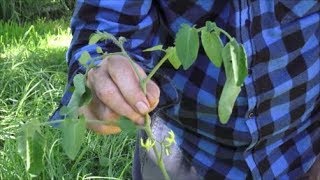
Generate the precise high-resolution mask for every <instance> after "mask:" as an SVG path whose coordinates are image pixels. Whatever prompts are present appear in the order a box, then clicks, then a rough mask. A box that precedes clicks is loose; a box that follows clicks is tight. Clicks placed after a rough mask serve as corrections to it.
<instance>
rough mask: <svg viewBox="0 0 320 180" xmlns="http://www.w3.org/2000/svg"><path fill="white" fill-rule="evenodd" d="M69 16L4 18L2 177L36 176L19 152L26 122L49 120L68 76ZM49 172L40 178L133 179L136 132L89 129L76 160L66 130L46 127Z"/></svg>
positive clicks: (0, 28)
mask: <svg viewBox="0 0 320 180" xmlns="http://www.w3.org/2000/svg"><path fill="white" fill-rule="evenodd" d="M68 25H69V22H68V21H65V20H56V21H48V20H38V21H36V22H34V23H26V24H24V25H23V26H19V25H17V24H15V23H10V22H2V21H0V179H31V178H32V176H31V175H30V174H28V173H27V172H26V171H25V165H24V162H23V160H22V159H21V158H20V156H19V154H18V152H17V144H16V137H17V135H18V133H19V127H20V126H21V124H23V123H25V122H28V121H31V120H33V119H37V120H39V121H42V122H44V121H47V120H48V118H49V117H50V115H51V114H52V112H53V111H54V110H55V108H56V107H57V106H58V104H59V100H60V98H61V96H62V94H63V91H64V87H65V84H66V79H67V65H66V61H65V54H66V51H67V48H68V45H69V43H70V39H71V35H70V29H69V28H68ZM42 131H43V134H44V136H45V138H46V140H47V142H46V147H45V151H46V154H45V157H44V159H43V161H44V162H45V169H44V171H43V172H42V173H41V174H40V175H39V176H37V179H95V178H100V179H130V177H131V165H132V155H133V147H134V137H127V136H126V135H124V134H120V135H117V136H98V135H95V134H94V133H92V132H88V133H87V136H86V142H85V143H84V144H85V146H84V147H82V150H81V151H80V153H79V155H78V157H77V158H76V159H75V160H74V161H72V160H69V159H68V158H67V156H66V155H65V153H64V152H63V150H62V148H61V146H60V144H61V139H60V134H61V132H60V130H59V129H56V128H52V127H44V128H43V129H42Z"/></svg>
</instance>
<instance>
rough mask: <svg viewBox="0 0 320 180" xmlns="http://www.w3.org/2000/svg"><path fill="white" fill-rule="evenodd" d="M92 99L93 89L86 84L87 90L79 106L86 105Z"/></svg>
mask: <svg viewBox="0 0 320 180" xmlns="http://www.w3.org/2000/svg"><path fill="white" fill-rule="evenodd" d="M91 100H92V93H91V89H89V88H88V87H87V86H86V91H85V93H83V94H82V96H81V99H80V103H79V106H80V107H81V106H84V105H88V104H89V103H90V102H91Z"/></svg>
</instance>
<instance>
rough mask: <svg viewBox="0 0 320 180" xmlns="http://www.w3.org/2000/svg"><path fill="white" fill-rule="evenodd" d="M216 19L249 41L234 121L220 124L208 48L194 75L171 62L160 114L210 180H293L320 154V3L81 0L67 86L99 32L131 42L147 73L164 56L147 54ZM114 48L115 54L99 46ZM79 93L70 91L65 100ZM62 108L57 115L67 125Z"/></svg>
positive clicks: (220, 78) (218, 86)
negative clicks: (92, 37) (179, 33)
mask: <svg viewBox="0 0 320 180" xmlns="http://www.w3.org/2000/svg"><path fill="white" fill-rule="evenodd" d="M207 20H211V21H215V22H216V23H217V25H218V26H220V27H222V28H224V29H225V30H227V31H228V32H229V33H230V34H231V35H232V36H235V37H236V39H237V40H238V41H239V42H241V43H243V45H244V47H245V50H246V53H247V56H248V66H249V68H250V69H249V76H248V77H247V78H246V79H245V83H244V86H243V87H242V89H241V92H240V95H239V97H238V98H237V100H236V103H235V107H234V109H233V112H232V115H231V118H230V120H229V122H228V123H227V124H225V125H223V124H221V123H219V120H218V116H217V104H218V99H219V96H220V94H221V91H222V87H223V84H224V82H225V73H224V69H223V68H222V69H219V68H217V67H215V66H214V65H212V64H211V63H210V61H209V60H208V58H207V57H206V56H205V55H204V53H203V50H202V52H201V53H200V54H199V55H198V59H197V61H196V63H195V64H194V65H193V66H192V67H191V68H190V69H189V70H187V71H184V70H182V69H179V70H178V71H175V70H174V69H173V68H171V67H170V66H169V65H167V66H164V67H163V68H162V69H161V73H159V74H160V75H158V76H160V77H161V78H159V80H157V82H158V84H159V86H160V88H161V90H162V92H161V93H162V94H161V100H160V105H159V108H158V109H159V110H160V111H161V113H162V114H163V115H164V116H165V117H166V118H165V119H166V120H167V122H166V123H167V124H168V125H169V126H170V127H171V128H172V129H173V130H174V132H175V134H176V136H177V142H178V144H179V146H180V147H181V148H182V149H183V152H184V154H185V155H186V156H187V157H188V158H189V160H190V162H191V163H192V164H193V165H194V166H195V167H196V169H197V171H198V173H199V175H200V176H202V177H203V178H205V179H211V178H226V179H245V178H249V179H251V178H253V179H273V178H276V177H277V178H280V179H295V178H297V177H299V176H301V175H302V174H304V173H306V172H307V171H308V170H309V169H310V167H311V166H312V165H313V163H314V162H315V159H316V157H317V155H319V153H320V128H319V127H320V105H319V104H320V59H319V56H320V47H319V38H320V23H319V22H320V3H319V2H317V1H314V0H304V1H296V0H294V1H289V0H275V1H271V0H270V1H267V0H266V1H264V0H261V1H257V0H241V1H240V0H239V1H236V0H234V1H218V0H216V1H211V0H210V1H209V0H159V1H151V0H145V1H142V0H141V1H137V0H127V1H125V0H110V1H109V0H100V1H98V0H78V2H77V5H76V8H75V12H74V15H73V18H72V22H71V28H72V33H73V40H72V43H71V46H70V49H69V51H68V54H67V59H68V65H69V84H68V86H67V88H69V87H70V86H72V83H71V82H72V77H73V76H74V75H75V74H77V73H81V72H83V67H81V66H80V65H79V62H78V61H77V60H78V58H79V56H80V54H81V52H82V51H84V50H86V51H88V52H90V53H91V55H92V56H93V57H94V56H97V54H96V45H87V43H88V38H89V36H90V34H91V33H94V32H95V31H97V30H99V31H107V32H109V33H112V34H114V35H116V36H124V37H126V38H127V39H128V42H127V43H126V49H127V50H128V52H129V53H130V55H131V56H132V57H133V58H134V59H135V60H136V61H137V62H138V63H139V64H140V65H142V66H143V67H144V68H145V69H150V68H152V66H154V64H155V63H156V62H157V60H158V59H159V57H160V54H157V53H152V54H150V53H145V52H142V50H143V49H145V48H148V47H151V46H154V45H157V44H164V45H166V46H168V45H172V42H173V39H174V34H175V33H176V32H177V30H178V29H179V27H180V25H181V24H182V23H188V24H190V25H194V24H196V25H197V26H198V27H200V26H203V25H204V24H205V21H207ZM99 45H100V46H102V47H103V49H104V50H107V51H109V52H112V51H116V50H117V49H116V48H115V47H114V46H113V45H111V44H110V43H106V42H105V43H100V44H99ZM70 96H71V93H70V92H69V91H66V93H65V95H64V97H63V98H62V101H61V104H62V105H66V104H67V103H68V101H69V99H70ZM59 118H60V115H59V110H57V111H56V112H55V114H54V115H53V117H52V119H59Z"/></svg>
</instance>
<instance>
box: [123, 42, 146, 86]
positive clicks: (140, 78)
mask: <svg viewBox="0 0 320 180" xmlns="http://www.w3.org/2000/svg"><path fill="white" fill-rule="evenodd" d="M120 49H121V52H122V53H123V55H124V56H125V57H126V58H128V59H129V62H130V64H131V66H132V67H133V70H134V71H135V73H136V74H137V76H138V79H139V81H140V82H141V81H142V77H141V74H140V73H139V71H138V68H137V66H136V64H135V63H134V61H133V60H132V59H131V57H130V56H129V55H128V53H127V52H126V51H125V49H124V48H123V46H121V47H120Z"/></svg>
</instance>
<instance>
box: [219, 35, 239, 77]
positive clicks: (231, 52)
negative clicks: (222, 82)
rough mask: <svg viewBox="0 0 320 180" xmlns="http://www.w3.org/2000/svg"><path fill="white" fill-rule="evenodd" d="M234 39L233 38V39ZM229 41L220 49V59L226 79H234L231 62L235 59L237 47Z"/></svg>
mask: <svg viewBox="0 0 320 180" xmlns="http://www.w3.org/2000/svg"><path fill="white" fill-rule="evenodd" d="M233 41H234V40H233ZM233 41H230V42H228V43H227V44H226V46H225V47H224V48H223V49H222V59H223V64H224V69H225V72H226V76H227V79H230V80H231V79H232V80H234V73H233V62H235V61H237V54H238V47H237V46H236V45H235V44H234V42H233Z"/></svg>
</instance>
